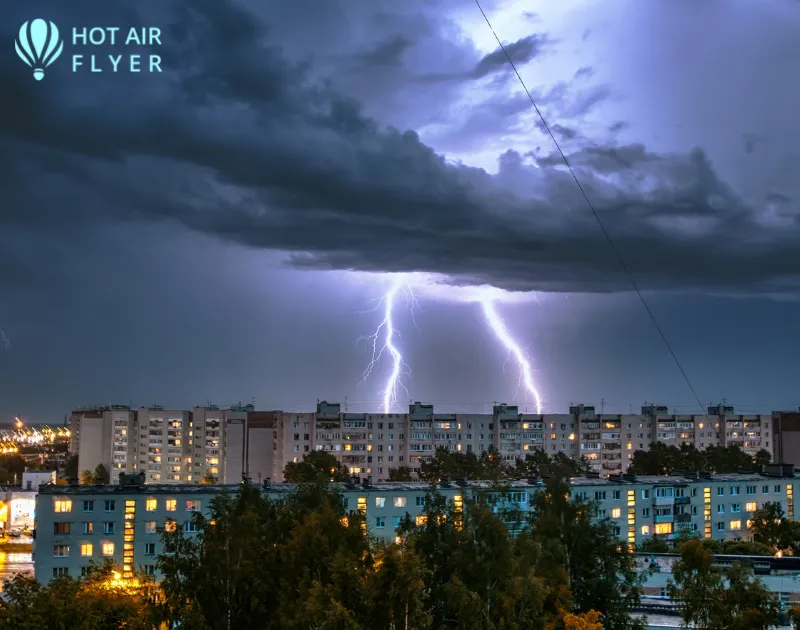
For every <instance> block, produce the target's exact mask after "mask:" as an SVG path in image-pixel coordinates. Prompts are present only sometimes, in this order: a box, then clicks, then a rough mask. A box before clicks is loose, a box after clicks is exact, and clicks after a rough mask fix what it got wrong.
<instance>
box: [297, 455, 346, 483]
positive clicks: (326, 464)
mask: <svg viewBox="0 0 800 630" xmlns="http://www.w3.org/2000/svg"><path fill="white" fill-rule="evenodd" d="M349 477H350V474H349V473H348V471H347V468H346V467H345V466H343V465H342V464H341V463H340V462H339V460H338V459H336V457H335V456H334V455H331V454H330V453H328V452H327V451H311V452H310V453H306V454H305V455H304V456H303V461H301V462H297V463H295V462H289V463H288V464H286V467H285V468H284V469H283V479H284V481H287V482H289V483H325V482H328V481H338V482H341V481H347V480H348V478H349Z"/></svg>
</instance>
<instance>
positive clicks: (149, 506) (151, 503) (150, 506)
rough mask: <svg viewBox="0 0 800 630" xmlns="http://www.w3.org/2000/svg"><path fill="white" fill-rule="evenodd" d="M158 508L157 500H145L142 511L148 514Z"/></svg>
mask: <svg viewBox="0 0 800 630" xmlns="http://www.w3.org/2000/svg"><path fill="white" fill-rule="evenodd" d="M157 507H158V499H147V501H145V503H144V509H145V510H147V511H148V512H155V510H156V508H157Z"/></svg>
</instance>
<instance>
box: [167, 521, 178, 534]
mask: <svg viewBox="0 0 800 630" xmlns="http://www.w3.org/2000/svg"><path fill="white" fill-rule="evenodd" d="M176 528H177V524H176V523H175V521H167V522H165V523H164V531H166V532H174V531H175V529H176Z"/></svg>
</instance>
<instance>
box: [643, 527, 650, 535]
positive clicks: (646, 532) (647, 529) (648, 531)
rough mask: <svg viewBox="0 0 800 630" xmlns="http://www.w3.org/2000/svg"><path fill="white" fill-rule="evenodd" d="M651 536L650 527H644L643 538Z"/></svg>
mask: <svg viewBox="0 0 800 630" xmlns="http://www.w3.org/2000/svg"><path fill="white" fill-rule="evenodd" d="M649 535H650V526H649V525H642V536H649Z"/></svg>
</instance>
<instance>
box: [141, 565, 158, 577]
mask: <svg viewBox="0 0 800 630" xmlns="http://www.w3.org/2000/svg"><path fill="white" fill-rule="evenodd" d="M143 566H144V572H145V573H147V575H155V574H156V565H154V564H145V565H143Z"/></svg>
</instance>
